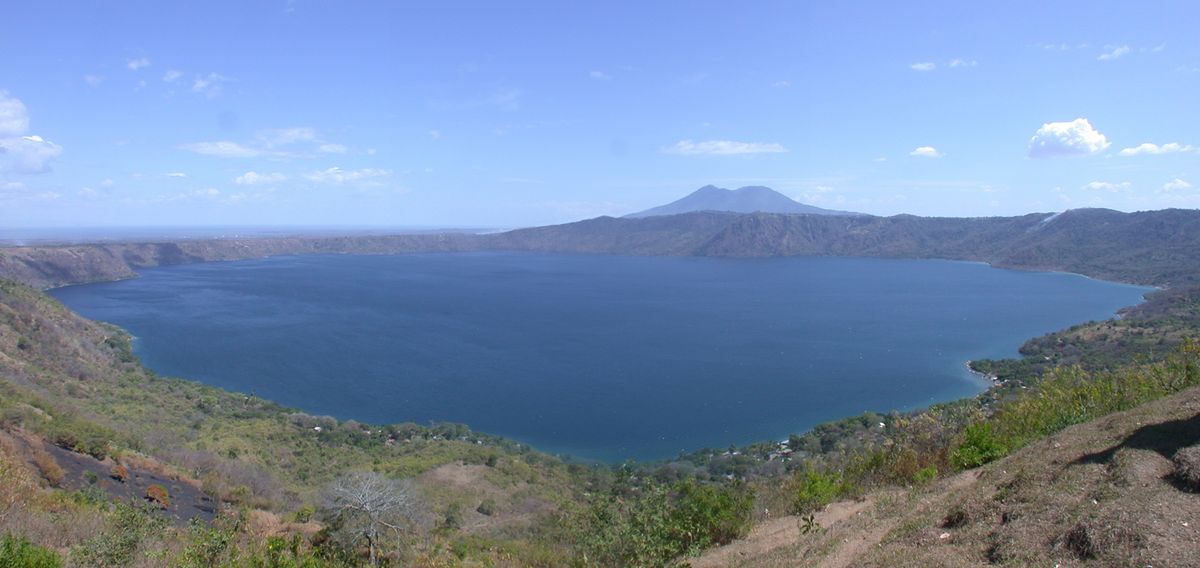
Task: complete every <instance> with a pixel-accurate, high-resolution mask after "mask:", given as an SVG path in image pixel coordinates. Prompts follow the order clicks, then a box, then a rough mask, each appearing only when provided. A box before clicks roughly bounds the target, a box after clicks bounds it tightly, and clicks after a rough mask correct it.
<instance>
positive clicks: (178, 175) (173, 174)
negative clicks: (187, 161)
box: [165, 172, 188, 178]
mask: <svg viewBox="0 0 1200 568" xmlns="http://www.w3.org/2000/svg"><path fill="white" fill-rule="evenodd" d="M165 175H166V176H167V177H169V178H185V177H188V175H187V174H185V173H183V172H169V173H167V174H165Z"/></svg>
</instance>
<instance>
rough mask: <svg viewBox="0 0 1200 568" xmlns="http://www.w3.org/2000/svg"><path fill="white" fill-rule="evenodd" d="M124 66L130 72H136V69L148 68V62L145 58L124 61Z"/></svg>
mask: <svg viewBox="0 0 1200 568" xmlns="http://www.w3.org/2000/svg"><path fill="white" fill-rule="evenodd" d="M125 66H126V67H128V68H129V70H130V71H137V70H138V69H141V68H143V67H149V66H150V60H149V59H146V58H145V57H139V58H137V59H126V60H125Z"/></svg>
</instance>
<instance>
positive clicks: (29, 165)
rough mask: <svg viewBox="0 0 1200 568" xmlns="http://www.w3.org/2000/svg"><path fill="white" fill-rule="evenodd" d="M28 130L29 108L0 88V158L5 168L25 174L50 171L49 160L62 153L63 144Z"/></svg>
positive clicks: (0, 164) (1, 164)
mask: <svg viewBox="0 0 1200 568" xmlns="http://www.w3.org/2000/svg"><path fill="white" fill-rule="evenodd" d="M28 130H29V112H28V110H27V109H26V108H25V103H23V102H21V100H20V99H18V98H16V97H13V96H10V95H9V94H8V91H5V90H0V155H4V156H5V157H6V159H5V160H4V161H3V162H0V166H3V168H4V169H6V170H10V171H14V172H17V173H25V174H39V173H43V172H48V171H50V160H52V159H54V158H56V157H58V156H59V155H60V154H62V146H59V145H58V144H55V143H53V142H51V141H49V140H46V139H44V138H42V137H41V136H37V135H33V134H31V135H25V133H26V132H27V131H28Z"/></svg>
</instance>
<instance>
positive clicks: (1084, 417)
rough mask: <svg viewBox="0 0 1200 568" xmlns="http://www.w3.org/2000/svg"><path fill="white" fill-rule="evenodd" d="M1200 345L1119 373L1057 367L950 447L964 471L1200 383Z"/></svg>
mask: <svg viewBox="0 0 1200 568" xmlns="http://www.w3.org/2000/svg"><path fill="white" fill-rule="evenodd" d="M1198 360H1200V344H1197V343H1196V342H1194V341H1192V340H1186V341H1184V342H1183V344H1182V345H1181V346H1180V347H1179V349H1178V350H1177V351H1176V352H1175V353H1173V354H1171V355H1169V356H1167V357H1166V359H1165V360H1164V361H1162V362H1161V363H1154V364H1149V365H1139V366H1130V367H1126V368H1123V369H1118V370H1114V371H1101V372H1088V371H1085V370H1084V369H1082V368H1080V367H1069V368H1060V369H1055V370H1053V371H1051V372H1049V373H1048V374H1047V375H1046V377H1045V379H1044V380H1043V381H1042V382H1041V383H1039V384H1038V386H1037V388H1036V389H1033V390H1031V391H1029V392H1027V393H1025V394H1023V395H1021V396H1019V397H1017V398H1016V399H1013V400H1011V401H1008V402H1006V403H1004V404H1002V405H1001V406H1000V408H999V409H998V410H997V411H996V412H995V414H993V415H992V417H991V418H988V419H985V420H980V421H977V422H975V423H972V424H971V425H969V426H967V428H966V430H965V431H964V432H963V435H962V439H961V440H960V441H959V443H958V444H956V445H955V447H954V448H953V450H952V451H951V461H952V462H953V464H954V466H955V467H957V468H959V469H970V468H973V467H978V466H980V465H983V464H985V463H988V462H991V461H994V460H996V459H999V458H1001V457H1004V456H1005V455H1008V453H1009V452H1011V451H1013V450H1016V449H1018V448H1021V447H1023V446H1026V445H1028V444H1030V443H1032V442H1035V441H1037V440H1040V439H1042V438H1045V437H1046V436H1049V435H1051V434H1053V433H1055V432H1058V431H1059V430H1062V429H1063V428H1066V427H1068V426H1071V425H1074V424H1082V423H1084V422H1089V421H1091V420H1095V419H1096V418H1100V417H1101V416H1105V415H1108V414H1112V413H1114V412H1120V411H1123V410H1129V409H1131V408H1134V407H1136V406H1139V405H1141V404H1144V403H1146V402H1149V401H1151V400H1155V399H1159V398H1162V397H1165V396H1168V395H1170V394H1174V393H1176V392H1179V391H1181V390H1183V389H1186V388H1189V387H1193V386H1196V385H1200V366H1198V365H1197V362H1198Z"/></svg>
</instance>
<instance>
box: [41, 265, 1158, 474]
mask: <svg viewBox="0 0 1200 568" xmlns="http://www.w3.org/2000/svg"><path fill="white" fill-rule="evenodd" d="M1150 290H1151V289H1150V288H1146V287H1142V286H1132V285H1125V284H1117V283H1111V282H1103V281H1098V280H1092V279H1088V278H1085V277H1082V276H1078V275H1073V274H1064V273H1046V272H1020V271H1012V270H1001V269H996V268H992V267H989V266H987V265H985V264H980V263H968V262H954V261H941V260H891V259H870V258H841V257H787V258H755V259H729V258H695V257H626V256H604V255H570V254H534V253H497V252H480V253H439V254H408V255H379V256H365V255H364V256H355V255H306V256H280V257H272V258H266V259H257V260H241V261H231V262H215V263H200V264H187V265H178V266H169V267H158V268H150V269H145V270H142V271H141V277H140V278H137V279H133V280H125V281H119V282H106V283H97V284H86V285H78V286H70V287H66V288H59V289H56V290H53V291H51V294H52V295H54V296H55V297H56V298H58V299H59V300H60V301H62V302H63V303H64V304H66V305H67V306H69V307H70V308H71V309H73V310H75V311H77V312H79V313H80V314H82V315H84V316H86V317H89V318H92V319H96V320H100V321H106V322H110V323H113V324H115V325H118V326H121V327H122V328H124V329H126V330H128V331H129V332H130V333H131V334H133V335H134V336H135V337H136V341H135V350H136V352H137V354H138V355H139V356H140V357H141V358H142V361H143V362H144V363H145V364H146V365H147V366H148V367H149V368H151V369H153V370H154V371H155V372H157V373H159V374H161V375H165V376H177V377H182V378H187V379H192V380H197V381H201V382H203V383H207V384H211V385H214V386H218V387H222V388H226V389H230V390H235V391H240V392H245V393H253V394H255V395H257V396H260V397H264V398H267V399H271V400H274V401H277V402H280V403H282V404H285V405H288V406H294V407H296V408H299V409H301V410H303V411H304V412H308V413H310V414H328V415H333V416H336V417H338V418H342V419H351V418H353V419H356V420H360V421H366V422H376V423H393V422H406V421H411V422H417V423H428V422H430V421H447V422H461V423H465V424H467V425H469V426H470V427H471V428H472V429H475V430H479V431H483V432H489V433H493V434H499V435H503V436H507V437H510V438H513V439H515V440H518V441H522V442H525V443H528V444H531V445H533V446H535V447H537V448H538V449H541V450H544V451H548V452H556V453H562V454H567V455H570V456H575V457H578V458H585V459H595V460H603V461H609V462H616V461H621V460H625V459H638V460H650V459H659V458H668V457H672V456H674V455H677V454H678V453H679V452H681V451H691V450H695V449H698V448H701V447H724V446H727V445H729V444H745V443H749V442H755V441H762V440H769V439H781V438H784V437H786V436H787V435H788V434H789V433H792V432H802V431H804V430H806V429H808V428H811V427H812V426H814V425H816V424H819V423H821V422H826V421H829V420H835V419H838V418H843V417H846V416H850V415H855V414H859V413H862V412H864V411H868V410H870V411H879V412H886V411H890V410H908V409H913V408H918V407H922V406H927V405H929V404H933V403H937V402H942V401H948V400H954V399H958V398H962V397H968V396H973V395H975V394H977V393H979V392H982V391H983V390H984V389H986V388H987V386H988V385H987V383H986V381H984V380H982V379H981V378H980V377H978V376H975V375H973V374H971V373H970V372H968V371H967V370H966V369H965V368H964V362H965V361H967V360H968V359H980V358H1003V357H1014V356H1017V354H1018V353H1017V349H1018V348H1019V347H1020V345H1021V344H1022V343H1023V342H1024V341H1025V340H1026V339H1029V338H1031V337H1035V336H1038V335H1042V334H1044V333H1047V332H1050V331H1055V330H1058V329H1062V328H1065V327H1069V326H1071V325H1073V324H1077V323H1083V322H1086V321H1090V320H1099V319H1106V318H1109V317H1111V316H1112V315H1113V314H1114V313H1115V312H1116V311H1117V310H1118V309H1120V308H1122V307H1125V306H1129V305H1133V304H1136V303H1138V302H1139V301H1141V299H1142V296H1143V295H1144V294H1145V293H1146V292H1148V291H1150Z"/></svg>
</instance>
